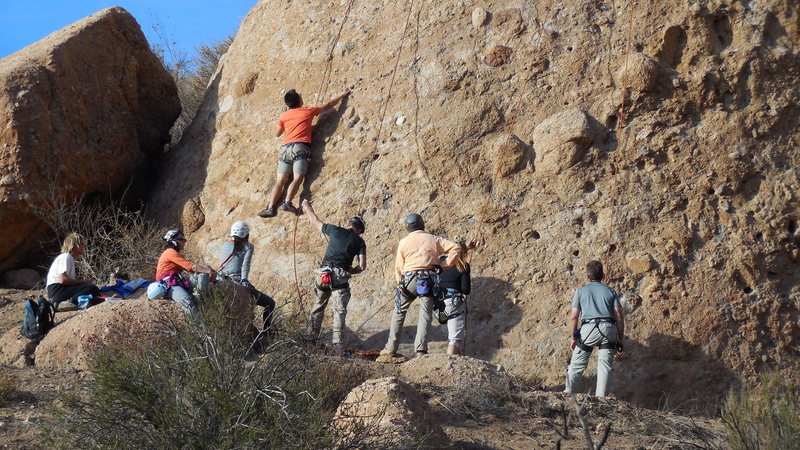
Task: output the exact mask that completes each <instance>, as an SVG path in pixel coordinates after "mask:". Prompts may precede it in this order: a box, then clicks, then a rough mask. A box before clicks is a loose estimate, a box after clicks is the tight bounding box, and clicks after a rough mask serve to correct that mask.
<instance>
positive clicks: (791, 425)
mask: <svg viewBox="0 0 800 450" xmlns="http://www.w3.org/2000/svg"><path fill="white" fill-rule="evenodd" d="M722 419H723V421H724V422H725V427H726V429H727V431H728V440H729V442H730V445H731V448H734V449H748V450H749V449H789V448H800V383H798V381H797V380H795V379H792V378H785V377H783V376H781V375H780V374H778V373H774V374H768V375H764V376H763V377H762V380H761V385H760V386H759V388H757V389H753V390H743V391H739V392H735V391H732V392H730V393H729V394H728V398H727V400H726V402H725V406H724V409H723V413H722Z"/></svg>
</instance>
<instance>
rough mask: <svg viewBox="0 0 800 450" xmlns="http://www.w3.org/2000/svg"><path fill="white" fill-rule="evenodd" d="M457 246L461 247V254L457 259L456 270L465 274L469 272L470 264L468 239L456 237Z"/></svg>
mask: <svg viewBox="0 0 800 450" xmlns="http://www.w3.org/2000/svg"><path fill="white" fill-rule="evenodd" d="M453 240H454V241H455V243H456V244H458V246H459V247H461V252H459V254H458V259H456V268H457V269H458V271H459V272H464V271H466V270H467V264H469V249H468V248H467V238H465V237H464V236H460V235H458V236H456V237H455V238H454V239H453Z"/></svg>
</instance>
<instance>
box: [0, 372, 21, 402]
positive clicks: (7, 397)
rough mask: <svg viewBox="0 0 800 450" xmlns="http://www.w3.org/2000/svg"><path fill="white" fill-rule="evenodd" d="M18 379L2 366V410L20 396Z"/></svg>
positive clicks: (0, 376) (0, 382)
mask: <svg viewBox="0 0 800 450" xmlns="http://www.w3.org/2000/svg"><path fill="white" fill-rule="evenodd" d="M18 383H19V381H18V380H17V377H16V376H15V375H14V374H13V373H11V371H10V370H8V369H7V368H5V367H2V366H0V408H2V407H4V406H6V405H7V404H8V403H10V402H11V401H12V400H13V399H14V398H15V397H16V396H17V394H18V390H17V386H18Z"/></svg>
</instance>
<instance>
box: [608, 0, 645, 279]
mask: <svg viewBox="0 0 800 450" xmlns="http://www.w3.org/2000/svg"><path fill="white" fill-rule="evenodd" d="M636 3H637V2H636V1H633V2H631V3H630V8H629V14H628V39H627V43H626V44H625V69H624V72H623V74H622V102H621V106H620V110H619V120H617V151H616V154H615V155H614V166H613V170H614V183H613V190H612V191H611V192H612V193H611V221H610V224H609V227H608V240H607V245H606V256H605V261H604V262H603V266H604V267H605V268H606V276H607V277H608V278H609V279H610V278H611V270H610V267H609V265H608V263H609V260H610V258H611V248H612V247H613V245H614V244H613V243H612V241H613V233H614V219H615V218H616V211H617V200H618V196H619V181H618V179H619V165H620V159H621V158H622V153H623V152H624V150H625V146H626V144H627V135H626V136H625V138H623V131H624V128H625V106H626V105H625V103H626V102H625V100H626V98H627V96H628V59H629V57H630V54H631V41H632V40H633V13H634V11H636Z"/></svg>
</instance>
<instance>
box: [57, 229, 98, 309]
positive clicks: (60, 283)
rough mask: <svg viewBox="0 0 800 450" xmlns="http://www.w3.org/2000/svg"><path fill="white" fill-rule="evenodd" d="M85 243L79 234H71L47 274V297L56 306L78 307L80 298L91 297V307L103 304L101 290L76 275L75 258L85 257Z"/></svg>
mask: <svg viewBox="0 0 800 450" xmlns="http://www.w3.org/2000/svg"><path fill="white" fill-rule="evenodd" d="M84 250H85V242H84V239H83V236H81V235H80V234H78V233H70V234H69V235H68V236H67V238H66V239H64V243H63V244H62V245H61V254H60V255H58V256H57V257H56V259H55V260H54V261H53V264H52V265H51V266H50V270H49V271H48V272H47V296H48V297H49V298H50V302H52V303H53V304H54V305H56V309H58V304H59V303H61V302H65V301H66V302H72V303H73V304H75V305H76V306H77V305H78V297H80V296H81V295H91V296H92V299H91V300H90V302H89V306H92V305H96V304H98V303H101V302H102V301H103V300H102V299H101V298H100V289H99V288H98V287H97V286H95V285H94V284H92V283H91V282H89V281H84V280H78V279H77V276H76V275H75V258H78V257H80V256H81V255H83V252H84Z"/></svg>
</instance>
